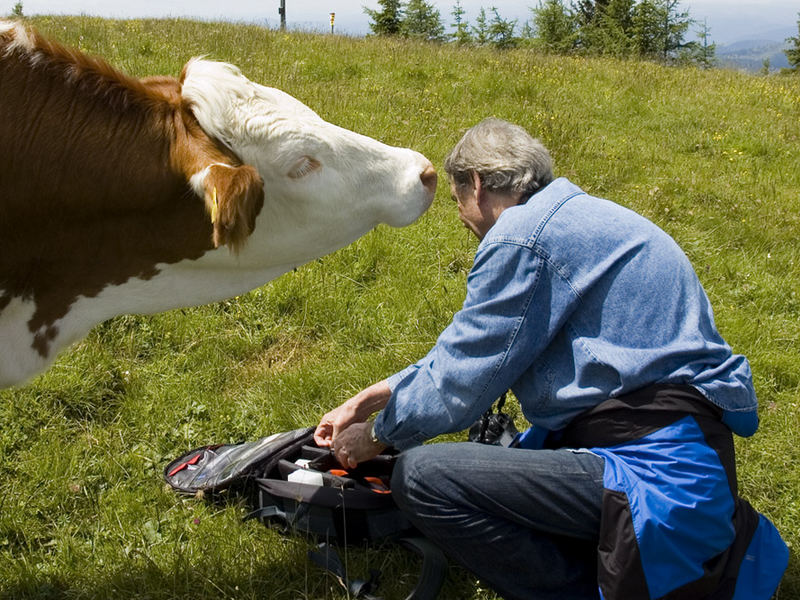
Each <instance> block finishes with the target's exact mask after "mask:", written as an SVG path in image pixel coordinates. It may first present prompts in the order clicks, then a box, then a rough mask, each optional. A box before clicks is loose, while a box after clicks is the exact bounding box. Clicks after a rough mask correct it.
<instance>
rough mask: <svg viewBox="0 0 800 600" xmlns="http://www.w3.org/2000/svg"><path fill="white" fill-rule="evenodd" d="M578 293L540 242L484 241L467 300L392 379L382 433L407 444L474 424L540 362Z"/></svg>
mask: <svg viewBox="0 0 800 600" xmlns="http://www.w3.org/2000/svg"><path fill="white" fill-rule="evenodd" d="M577 301H578V297H577V295H576V294H575V292H574V290H573V289H572V287H571V286H570V285H569V284H568V282H566V281H565V280H564V279H563V278H562V277H561V276H560V275H559V274H558V272H557V271H556V270H555V269H553V268H552V267H551V266H550V265H549V263H548V262H547V261H546V260H545V259H544V258H543V257H542V256H540V255H539V254H538V253H537V252H536V251H535V250H533V249H532V248H530V247H528V246H526V245H520V244H516V243H513V242H492V243H489V244H486V245H484V246H482V247H481V248H480V249H479V251H478V254H477V255H476V257H475V264H474V266H473V269H472V271H471V272H470V275H469V279H468V282H467V297H466V299H465V301H464V306H463V308H462V309H461V310H460V311H459V312H458V313H456V314H455V316H454V317H453V321H452V322H451V323H450V325H448V327H447V328H446V329H445V330H444V331H443V332H442V334H441V335H440V336H439V339H438V340H437V342H436V345H435V346H434V348H433V349H432V350H431V351H430V352H429V353H428V355H427V356H426V357H425V358H423V359H422V360H420V361H419V362H418V363H416V364H415V365H412V366H411V367H408V368H407V369H405V370H404V371H401V372H400V373H398V374H396V375H393V376H392V377H390V378H389V379H388V380H387V381H388V383H389V387H390V388H391V390H392V395H391V398H390V399H389V402H388V403H387V404H386V407H385V408H384V410H383V411H382V412H381V413H380V414H379V415H378V417H377V419H376V420H375V431H376V433H377V435H378V437H379V438H380V439H381V440H383V441H385V442H387V443H389V444H391V445H392V446H395V447H397V448H399V449H401V450H402V449H405V448H408V447H411V446H414V445H418V444H420V443H422V442H423V441H425V440H427V439H430V438H432V437H435V436H437V435H440V434H442V433H448V432H453V431H460V430H462V429H465V428H466V427H469V425H470V424H471V423H473V422H474V421H475V419H477V418H478V417H479V416H480V415H481V414H482V413H483V412H485V411H486V410H487V409H488V408H489V407H490V406H491V405H492V402H494V401H495V400H496V399H497V398H498V397H499V396H500V395H501V394H502V393H503V392H505V391H506V390H507V389H509V388H510V387H511V386H512V385H514V384H515V383H516V382H517V381H518V380H519V378H520V377H521V376H522V374H523V373H524V372H525V371H526V370H527V369H528V368H529V367H530V366H531V364H533V362H534V361H535V360H536V359H537V358H538V357H539V355H540V354H541V353H542V351H544V349H545V348H546V347H547V346H548V345H549V344H550V342H551V341H552V340H553V338H554V337H555V335H556V334H557V333H558V331H559V330H560V329H561V327H562V326H563V324H564V321H565V320H566V319H567V317H568V315H569V314H570V313H571V312H572V310H573V309H574V307H575V305H576V303H577Z"/></svg>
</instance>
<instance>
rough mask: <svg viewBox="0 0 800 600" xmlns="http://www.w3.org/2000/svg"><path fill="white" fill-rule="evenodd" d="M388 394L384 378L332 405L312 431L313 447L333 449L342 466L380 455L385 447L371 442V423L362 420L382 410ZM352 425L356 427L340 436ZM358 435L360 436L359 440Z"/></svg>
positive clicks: (389, 393) (352, 464) (389, 396)
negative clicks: (345, 452) (351, 455)
mask: <svg viewBox="0 0 800 600" xmlns="http://www.w3.org/2000/svg"><path fill="white" fill-rule="evenodd" d="M391 396H392V391H391V390H390V389H389V384H388V383H387V382H386V381H385V380H384V381H379V382H378V383H375V384H373V385H371V386H369V387H368V388H366V389H365V390H362V391H360V392H359V393H358V394H356V395H355V396H353V397H352V398H350V399H349V400H347V401H346V402H344V403H343V404H341V405H340V406H338V407H337V408H334V409H333V410H332V411H330V412H329V413H327V414H326V415H325V416H324V417H322V420H321V421H320V423H319V425H317V429H316V431H314V441H315V442H316V444H317V446H319V447H320V448H333V450H334V454H336V458H337V459H338V460H339V462H340V463H341V464H342V466H353V467H354V466H355V465H357V464H358V463H359V462H363V461H365V460H369V459H370V458H372V457H373V456H377V455H378V454H380V452H381V451H382V450H383V449H384V448H385V447H386V446H384V445H383V444H380V443H378V444H376V443H374V442H373V441H372V423H365V421H366V420H367V419H369V417H370V415H372V413H374V412H376V411H379V410H381V409H383V408H384V407H385V406H386V403H387V402H389V398H391ZM356 425H359V426H360V427H357V428H356V429H355V430H354V431H353V432H351V433H350V434H348V435H347V436H344V434H345V433H347V432H349V430H350V429H352V428H354V427H356ZM362 434H363V439H361V438H362ZM343 436H344V437H343ZM351 436H352V438H351ZM340 439H341V443H340ZM344 450H346V451H347V453H348V454H349V452H350V451H352V452H354V454H353V456H354V457H356V458H355V459H352V460H351V459H348V458H347V457H346V456H345V454H343V451H344ZM365 457H366V458H365ZM353 460H355V463H353Z"/></svg>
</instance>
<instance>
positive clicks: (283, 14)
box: [278, 0, 286, 31]
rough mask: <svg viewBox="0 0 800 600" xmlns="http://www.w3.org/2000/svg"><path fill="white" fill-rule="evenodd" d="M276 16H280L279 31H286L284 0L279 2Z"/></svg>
mask: <svg viewBox="0 0 800 600" xmlns="http://www.w3.org/2000/svg"><path fill="white" fill-rule="evenodd" d="M278 14H279V15H280V16H281V31H286V0H281V5H280V7H279V8H278Z"/></svg>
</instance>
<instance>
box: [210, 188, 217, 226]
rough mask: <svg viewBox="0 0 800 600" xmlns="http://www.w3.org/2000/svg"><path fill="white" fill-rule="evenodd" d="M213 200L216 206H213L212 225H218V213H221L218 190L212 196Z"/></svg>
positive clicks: (215, 189)
mask: <svg viewBox="0 0 800 600" xmlns="http://www.w3.org/2000/svg"><path fill="white" fill-rule="evenodd" d="M211 199H212V201H213V202H214V204H212V205H211V223H212V224H216V222H217V212H218V211H219V202H218V201H217V188H216V187H215V188H214V192H213V193H212V195H211Z"/></svg>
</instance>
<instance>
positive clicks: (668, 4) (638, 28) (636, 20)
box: [633, 0, 692, 62]
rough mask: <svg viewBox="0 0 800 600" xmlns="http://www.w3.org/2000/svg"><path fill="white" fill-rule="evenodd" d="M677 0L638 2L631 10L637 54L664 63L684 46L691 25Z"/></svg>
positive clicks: (686, 12)
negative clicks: (684, 39)
mask: <svg viewBox="0 0 800 600" xmlns="http://www.w3.org/2000/svg"><path fill="white" fill-rule="evenodd" d="M679 4H680V0H641V1H640V2H639V4H637V5H636V6H635V7H634V9H633V43H634V47H635V49H636V51H637V52H638V54H639V55H640V56H642V57H645V58H652V59H656V60H662V61H664V62H667V61H668V60H670V59H671V58H674V57H676V56H677V54H678V53H679V51H680V50H682V49H683V48H684V47H685V46H686V44H684V42H683V38H684V36H685V35H686V31H687V30H688V29H689V26H690V25H691V23H692V20H691V19H690V18H689V12H688V11H681V10H680V9H679Z"/></svg>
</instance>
